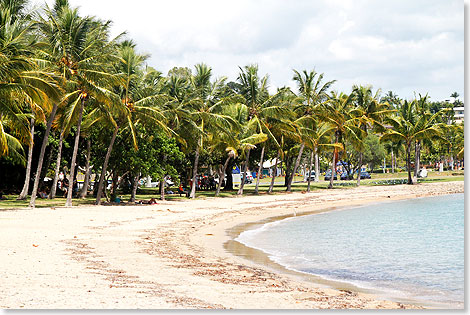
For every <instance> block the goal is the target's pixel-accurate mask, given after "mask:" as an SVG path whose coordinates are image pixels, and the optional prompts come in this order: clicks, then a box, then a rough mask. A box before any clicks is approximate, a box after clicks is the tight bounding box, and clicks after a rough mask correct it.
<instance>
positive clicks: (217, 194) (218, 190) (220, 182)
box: [215, 154, 232, 197]
mask: <svg viewBox="0 0 470 315" xmlns="http://www.w3.org/2000/svg"><path fill="white" fill-rule="evenodd" d="M231 157H232V156H231V155H230V154H229V156H228V157H227V159H226V160H225V163H224V166H223V169H222V170H221V171H220V172H219V183H218V184H217V191H216V192H215V196H216V197H218V196H219V194H220V187H221V186H222V182H223V181H224V174H225V170H226V169H227V165H228V162H229V161H230V159H231ZM225 185H227V183H225Z"/></svg>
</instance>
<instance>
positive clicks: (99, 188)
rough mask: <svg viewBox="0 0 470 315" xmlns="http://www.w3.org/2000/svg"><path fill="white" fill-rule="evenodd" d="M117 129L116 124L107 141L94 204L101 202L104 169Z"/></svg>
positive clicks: (105, 168)
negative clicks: (106, 149)
mask: <svg viewBox="0 0 470 315" xmlns="http://www.w3.org/2000/svg"><path fill="white" fill-rule="evenodd" d="M118 131H119V125H116V127H115V128H114V132H113V136H112V137H111V141H110V142H109V146H108V151H107V152H106V156H105V158H104V163H103V168H102V169H101V175H100V181H99V182H98V193H97V194H96V204H97V205H99V204H100V203H101V193H102V191H103V181H104V177H105V176H106V171H107V168H108V162H109V157H110V156H111V151H112V150H113V145H114V141H116V136H117V133H118Z"/></svg>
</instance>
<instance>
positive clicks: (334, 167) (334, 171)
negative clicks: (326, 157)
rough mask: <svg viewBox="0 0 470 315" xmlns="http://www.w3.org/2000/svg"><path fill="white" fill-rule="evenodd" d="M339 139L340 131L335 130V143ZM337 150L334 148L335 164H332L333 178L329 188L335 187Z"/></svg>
mask: <svg viewBox="0 0 470 315" xmlns="http://www.w3.org/2000/svg"><path fill="white" fill-rule="evenodd" d="M338 140H339V134H338V132H335V143H336V144H338ZM336 150H338V149H337V148H336V147H335V149H334V150H333V165H331V178H330V184H329V185H328V188H333V181H334V179H335V174H336Z"/></svg>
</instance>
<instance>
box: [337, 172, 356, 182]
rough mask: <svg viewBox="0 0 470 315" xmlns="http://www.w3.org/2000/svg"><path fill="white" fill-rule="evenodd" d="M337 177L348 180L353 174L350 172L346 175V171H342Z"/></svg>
mask: <svg viewBox="0 0 470 315" xmlns="http://www.w3.org/2000/svg"><path fill="white" fill-rule="evenodd" d="M339 178H340V179H341V180H349V179H353V175H352V172H351V173H350V175H349V176H348V172H342V173H341V176H340V177H339Z"/></svg>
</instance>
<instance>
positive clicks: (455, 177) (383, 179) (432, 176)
mask: <svg viewBox="0 0 470 315" xmlns="http://www.w3.org/2000/svg"><path fill="white" fill-rule="evenodd" d="M371 176H372V178H371V179H364V180H361V184H362V185H365V186H377V185H390V184H392V183H393V184H399V182H394V181H393V180H405V179H406V178H407V177H408V175H407V173H406V172H400V173H395V174H390V173H388V174H387V173H385V174H383V173H374V174H371ZM463 180H464V176H463V171H459V172H455V171H446V172H442V173H437V172H429V173H428V177H427V178H425V179H420V180H419V181H420V182H436V181H441V182H448V181H463ZM270 182H271V178H270V177H265V178H262V179H261V180H260V183H261V184H262V185H260V188H259V194H260V195H265V194H266V191H267V190H268V188H269V183H270ZM294 182H296V183H294V184H293V185H292V191H293V192H301V191H306V190H307V183H306V182H303V176H295V177H294ZM255 183H256V181H254V182H253V184H249V185H245V187H244V194H245V195H254V190H255ZM328 184H329V181H324V180H323V175H322V176H321V177H320V181H319V182H311V185H310V188H311V190H317V189H326V188H327V187H328ZM334 186H335V188H341V189H345V188H352V187H355V186H356V180H335V181H334ZM171 190H172V191H174V192H176V191H177V188H176V187H174V188H172V189H171ZM237 191H238V187H235V189H234V190H232V191H224V190H222V191H221V192H220V197H222V198H224V197H233V196H235V195H236V194H237ZM273 192H274V193H275V194H280V193H285V192H286V187H285V186H284V177H279V178H278V179H276V184H275V185H274V190H273ZM214 194H215V191H206V190H201V191H197V193H196V197H197V198H207V197H214ZM119 195H120V196H122V199H123V200H124V201H127V200H129V198H130V195H129V194H119ZM16 197H17V195H5V196H4V198H5V200H0V209H18V208H26V207H28V205H29V198H28V199H26V200H16ZM165 197H166V199H167V200H178V199H186V197H185V196H184V195H183V196H179V195H178V194H177V193H175V194H167V195H166V196H165ZM151 198H155V199H157V200H158V199H159V198H160V194H159V193H158V189H157V188H142V189H139V190H138V194H137V196H136V200H150V199H151ZM94 202H95V198H93V197H87V198H85V199H73V201H72V204H73V206H79V205H92V204H94ZM103 202H105V200H103ZM64 205H65V198H64V197H58V198H56V199H54V200H49V199H40V198H38V199H36V207H38V208H43V207H63V206H64Z"/></svg>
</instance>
